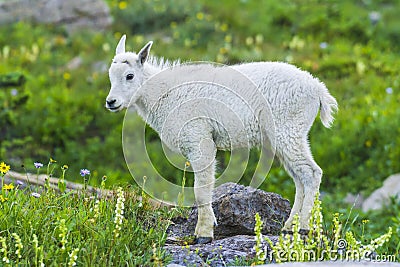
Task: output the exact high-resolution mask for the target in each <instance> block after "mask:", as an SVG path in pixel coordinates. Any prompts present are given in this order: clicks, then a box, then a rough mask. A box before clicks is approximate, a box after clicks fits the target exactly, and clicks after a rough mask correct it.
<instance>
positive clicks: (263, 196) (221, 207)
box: [168, 183, 290, 239]
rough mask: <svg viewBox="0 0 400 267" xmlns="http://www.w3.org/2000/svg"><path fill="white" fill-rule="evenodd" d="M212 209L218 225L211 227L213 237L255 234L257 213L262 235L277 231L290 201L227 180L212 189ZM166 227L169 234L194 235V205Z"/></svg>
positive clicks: (279, 229) (285, 216)
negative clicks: (186, 214)
mask: <svg viewBox="0 0 400 267" xmlns="http://www.w3.org/2000/svg"><path fill="white" fill-rule="evenodd" d="M213 209H214V213H215V217H216V219H217V222H218V226H216V227H215V228H214V237H215V239H221V238H225V237H229V236H236V235H254V226H255V219H254V216H255V214H256V213H257V212H258V213H259V214H260V216H261V219H262V220H263V229H262V233H263V234H270V235H276V234H278V233H280V231H281V228H282V226H283V223H284V222H285V221H286V219H287V218H288V217H289V213H290V204H289V201H288V200H287V199H284V198H282V197H281V196H280V195H278V194H275V193H269V192H265V191H262V190H259V189H254V188H252V187H245V186H243V185H238V184H235V183H226V184H223V185H221V186H219V187H217V188H216V189H215V190H214V195H213ZM173 222H174V224H172V225H171V226H170V227H169V228H168V234H169V236H170V237H183V236H190V235H193V234H194V229H195V226H196V222H197V209H196V208H193V209H192V210H191V212H190V214H189V217H188V218H187V219H186V218H175V219H174V220H173Z"/></svg>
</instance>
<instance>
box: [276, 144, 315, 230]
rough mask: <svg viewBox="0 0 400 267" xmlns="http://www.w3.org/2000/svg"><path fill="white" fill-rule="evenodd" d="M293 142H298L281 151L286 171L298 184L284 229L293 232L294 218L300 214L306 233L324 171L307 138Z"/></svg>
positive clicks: (302, 226) (301, 226) (287, 145)
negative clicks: (313, 156)
mask: <svg viewBox="0 0 400 267" xmlns="http://www.w3.org/2000/svg"><path fill="white" fill-rule="evenodd" d="M292 140H296V142H294V143H291V144H286V146H284V149H281V151H280V153H281V154H282V155H281V160H282V161H283V164H284V166H285V169H286V170H287V171H288V173H289V175H290V176H292V178H293V180H294V182H295V184H296V196H295V202H294V204H293V208H292V211H291V213H290V216H289V219H288V220H287V221H286V223H285V226H284V228H283V229H284V230H286V231H288V230H291V227H292V223H293V217H294V215H295V214H298V215H299V221H300V229H303V231H302V232H306V231H307V230H308V229H309V219H310V217H311V209H312V207H313V204H314V199H315V196H316V194H317V192H318V191H319V186H320V183H321V177H322V170H321V168H320V167H319V166H318V165H317V163H315V161H314V159H313V158H312V155H311V150H310V147H309V145H308V143H307V140H306V138H298V139H292ZM281 148H282V147H281ZM304 230H305V231H304Z"/></svg>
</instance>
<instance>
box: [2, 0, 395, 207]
mask: <svg viewBox="0 0 400 267" xmlns="http://www.w3.org/2000/svg"><path fill="white" fill-rule="evenodd" d="M107 4H108V5H109V7H110V10H111V13H112V15H113V18H114V21H113V24H112V27H111V28H110V29H109V30H107V31H100V32H99V31H87V30H82V31H76V32H74V33H68V32H67V31H66V30H65V29H64V28H63V27H55V26H52V25H46V26H45V25H39V24H32V23H26V22H18V23H14V24H11V25H2V26H0V75H3V77H4V75H6V74H7V75H11V78H12V79H16V77H17V78H18V77H19V75H23V76H24V77H25V80H26V81H25V83H21V85H19V86H6V85H4V84H3V86H2V87H1V88H0V125H1V130H0V159H1V160H4V161H5V162H7V163H8V164H10V165H11V166H12V169H14V170H17V171H24V170H23V168H22V167H21V165H24V166H25V168H26V169H27V171H29V172H36V170H34V167H33V162H36V161H38V162H43V163H47V162H48V160H49V157H52V158H54V159H56V160H57V161H58V163H59V164H67V165H69V166H70V169H69V170H68V172H67V175H66V177H67V179H68V180H72V181H80V179H81V177H80V176H79V169H82V168H87V169H89V170H91V172H92V175H91V181H90V183H91V184H93V185H96V184H99V183H100V181H101V177H102V176H103V175H106V176H107V177H108V181H109V185H111V184H113V183H117V182H118V183H120V182H129V183H134V181H133V179H132V177H131V176H130V174H129V171H128V168H127V167H126V164H125V161H124V158H123V153H122V144H121V130H122V121H123V117H124V114H123V113H118V114H112V113H110V112H108V111H107V110H106V109H105V108H104V102H105V97H106V95H107V94H108V91H109V88H110V84H109V81H108V73H107V70H108V65H109V63H110V61H111V59H112V58H113V56H114V49H115V46H116V43H117V42H118V40H119V38H120V37H121V35H122V34H125V33H126V34H127V35H128V38H127V49H128V50H133V51H137V50H138V49H140V48H141V47H142V46H143V45H144V44H145V43H147V41H149V40H153V41H154V45H153V48H152V53H153V55H156V56H163V57H165V58H168V59H178V58H180V59H181V60H182V61H186V60H196V61H198V60H209V61H217V62H222V63H227V64H233V63H237V62H248V61H261V60H268V61H286V62H290V63H293V64H295V65H297V66H298V67H300V68H301V69H304V70H307V71H309V72H311V73H312V74H313V75H315V76H317V77H319V78H320V79H321V80H322V81H323V82H324V83H325V84H326V85H327V87H328V88H329V90H330V92H331V94H332V95H333V96H335V97H336V99H337V100H338V103H339V108H340V109H339V113H338V114H337V115H336V121H335V123H334V126H333V127H332V129H325V128H324V127H323V126H322V124H321V123H320V121H319V119H317V120H316V122H315V124H314V126H313V128H312V130H311V133H310V144H311V148H312V151H313V154H314V157H315V159H316V162H317V163H318V164H319V165H320V166H321V168H322V169H323V170H324V177H323V182H322V187H321V190H322V191H324V192H327V193H328V194H329V193H331V194H334V196H335V197H334V198H341V197H344V196H345V195H346V193H347V192H351V193H358V192H361V193H362V194H364V195H368V194H369V193H370V192H372V191H373V190H374V189H376V188H377V187H379V186H380V185H381V184H382V181H383V180H384V179H385V178H386V177H387V176H388V175H390V174H393V173H396V172H400V127H399V126H400V124H399V121H400V108H399V102H400V76H399V66H400V57H399V52H400V46H399V43H400V30H399V29H400V19H399V15H398V14H400V2H399V1H397V0H376V1H372V0H357V1H321V0H313V1H300V0H295V1H289V0H279V1H278V0H258V1H255V0H241V1H230V0H222V1H207V0H200V1H185V0H164V1H161V0H144V1H133V0H132V1H119V0H108V1H107ZM74 60H78V61H79V64H76V65H77V66H73V63H74ZM8 78H10V77H8ZM137 124H138V127H140V126H141V125H142V123H141V122H140V119H138V122H137ZM147 137H148V138H147V140H148V147H149V148H150V149H149V151H150V152H149V153H150V157H151V158H152V160H153V162H154V165H155V166H156V167H157V169H158V170H160V172H161V173H162V174H163V175H164V176H166V177H168V178H169V179H170V180H171V181H174V182H176V183H177V184H180V182H181V179H182V176H183V173H182V171H181V170H179V169H176V168H174V167H172V166H171V165H170V164H169V163H168V162H167V161H166V159H165V157H164V156H162V155H161V154H160V153H159V150H158V149H159V147H160V142H159V141H158V139H157V137H156V134H155V133H154V132H151V130H149V131H148V136H147ZM218 158H219V162H220V164H219V170H220V171H223V169H224V166H226V164H227V163H228V161H229V153H220V154H219V156H218ZM256 161H257V151H252V153H251V161H250V163H249V165H248V167H247V170H246V173H245V175H244V177H243V178H242V180H241V182H242V183H244V184H248V181H249V179H250V178H251V174H252V171H253V170H254V167H255V162H256ZM182 167H183V166H182ZM137 168H143V169H144V170H146V168H150V166H138V167H137ZM57 172H58V173H57ZM57 174H58V175H59V174H61V170H59V169H56V170H55V176H57ZM148 178H151V177H148ZM187 183H188V184H191V183H192V179H191V175H190V174H188V181H187ZM261 188H262V189H265V190H269V191H274V192H277V193H280V194H282V195H283V196H284V197H286V198H289V199H291V200H292V199H293V196H294V184H293V182H292V180H291V179H288V176H287V174H286V173H285V171H284V170H283V168H282V167H281V165H280V163H279V162H276V163H275V164H274V166H273V168H272V170H271V172H270V174H269V176H268V177H267V179H266V181H265V182H264V183H263V185H262V186H261Z"/></svg>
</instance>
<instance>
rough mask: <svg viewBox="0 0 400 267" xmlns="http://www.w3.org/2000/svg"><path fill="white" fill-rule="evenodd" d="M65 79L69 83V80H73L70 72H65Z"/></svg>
mask: <svg viewBox="0 0 400 267" xmlns="http://www.w3.org/2000/svg"><path fill="white" fill-rule="evenodd" d="M63 78H64V80H67V81H68V80H69V79H71V74H70V73H69V72H64V74H63Z"/></svg>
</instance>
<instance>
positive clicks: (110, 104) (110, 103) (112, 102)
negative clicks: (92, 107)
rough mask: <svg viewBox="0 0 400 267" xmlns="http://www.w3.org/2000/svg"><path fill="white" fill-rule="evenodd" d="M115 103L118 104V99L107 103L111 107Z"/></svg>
mask: <svg viewBox="0 0 400 267" xmlns="http://www.w3.org/2000/svg"><path fill="white" fill-rule="evenodd" d="M115 102H117V99H111V100H106V103H107V105H109V106H112V105H113V104H114V103H115Z"/></svg>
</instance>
